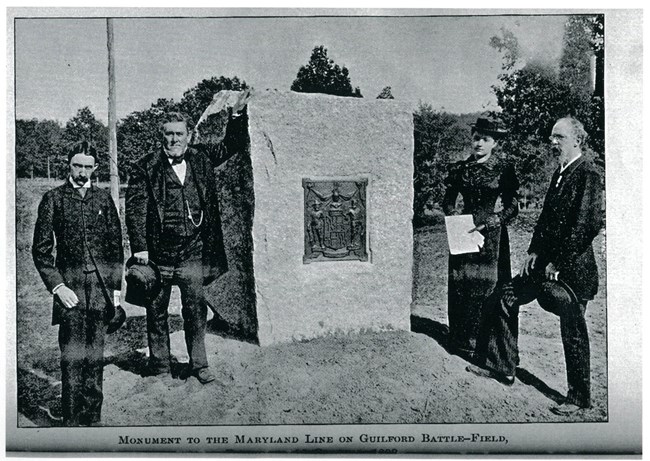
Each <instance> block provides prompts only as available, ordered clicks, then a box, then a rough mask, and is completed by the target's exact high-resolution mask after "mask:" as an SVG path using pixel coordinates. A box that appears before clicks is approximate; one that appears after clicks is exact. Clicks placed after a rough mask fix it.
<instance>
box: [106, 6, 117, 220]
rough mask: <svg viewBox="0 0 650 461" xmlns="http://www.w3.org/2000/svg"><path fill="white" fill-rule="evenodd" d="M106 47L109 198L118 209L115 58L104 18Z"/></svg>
mask: <svg viewBox="0 0 650 461" xmlns="http://www.w3.org/2000/svg"><path fill="white" fill-rule="evenodd" d="M106 32H107V46H108V153H109V158H110V162H109V164H110V180H111V197H112V198H113V201H114V202H115V205H116V206H117V209H118V210H119V209H120V175H119V172H118V169H117V109H116V105H115V56H114V49H113V18H106Z"/></svg>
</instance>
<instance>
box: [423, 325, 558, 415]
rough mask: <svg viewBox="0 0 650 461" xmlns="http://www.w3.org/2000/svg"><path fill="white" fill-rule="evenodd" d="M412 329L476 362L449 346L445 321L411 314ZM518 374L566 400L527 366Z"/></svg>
mask: <svg viewBox="0 0 650 461" xmlns="http://www.w3.org/2000/svg"><path fill="white" fill-rule="evenodd" d="M411 331H413V332H414V333H421V334H424V335H427V336H429V337H430V338H432V339H433V340H434V341H436V342H437V343H438V344H440V346H442V348H443V349H445V351H447V353H449V354H454V355H457V356H458V357H460V358H462V359H464V360H465V361H467V362H469V363H476V362H475V360H474V359H473V358H472V357H470V356H468V355H465V354H462V353H459V352H458V351H455V350H453V349H452V348H451V347H450V346H449V327H448V326H447V325H445V324H443V323H440V322H436V321H435V320H431V319H427V318H424V317H418V316H417V315H411ZM516 376H517V379H518V380H519V381H521V382H522V383H523V384H525V385H527V386H532V387H534V388H535V389H537V391H539V392H540V393H541V394H542V395H544V396H545V397H546V398H548V399H550V400H552V401H554V402H555V403H558V404H559V403H562V402H563V401H564V400H565V398H564V396H563V395H562V394H560V393H559V392H558V391H556V390H555V389H553V388H551V387H550V386H548V385H547V384H546V383H545V382H544V381H542V380H541V379H539V378H538V377H537V376H535V375H534V374H532V373H530V372H529V371H528V370H526V369H525V368H521V367H518V368H517V370H516Z"/></svg>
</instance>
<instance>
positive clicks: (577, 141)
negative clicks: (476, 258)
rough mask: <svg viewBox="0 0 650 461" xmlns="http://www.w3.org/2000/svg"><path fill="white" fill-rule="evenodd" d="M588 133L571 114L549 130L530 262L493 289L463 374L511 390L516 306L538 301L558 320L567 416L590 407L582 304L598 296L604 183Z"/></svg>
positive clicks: (515, 357) (557, 409)
mask: <svg viewBox="0 0 650 461" xmlns="http://www.w3.org/2000/svg"><path fill="white" fill-rule="evenodd" d="M585 138H586V132H585V130H584V128H583V125H582V123H580V122H579V121H578V120H576V119H575V118H572V117H566V118H562V119H560V120H558V121H557V123H556V124H555V125H554V126H553V130H552V132H551V136H550V141H551V149H552V151H553V153H554V154H555V155H557V156H558V160H559V166H558V168H557V170H555V173H554V174H553V176H552V178H551V184H550V186H549V189H548V192H547V193H546V198H545V200H544V207H543V209H542V212H541V214H540V216H539V219H538V221H537V224H536V226H535V230H534V232H533V237H532V240H531V242H530V246H529V248H528V258H527V259H526V261H525V262H524V264H523V267H522V268H521V271H520V273H519V275H518V276H517V277H515V278H514V279H513V280H512V283H511V284H505V285H504V286H503V287H501V289H498V290H495V291H494V292H493V294H492V295H491V296H490V297H489V298H488V300H487V301H486V307H485V311H484V316H483V321H482V330H481V336H480V339H479V340H480V341H482V344H483V347H482V348H481V349H482V350H484V351H485V353H484V355H483V356H482V357H479V364H480V365H481V366H480V367H475V366H469V367H468V371H470V372H472V373H474V374H477V375H479V376H484V377H490V378H494V379H497V380H498V381H500V382H502V383H504V384H507V385H510V384H512V383H513V382H514V375H515V369H516V367H517V365H518V362H519V352H518V347H517V335H518V315H519V306H520V305H522V304H526V303H529V302H531V301H533V300H534V299H537V301H538V302H539V305H540V306H541V307H542V308H543V309H545V310H547V311H549V312H551V313H554V314H556V315H558V316H559V317H560V331H561V336H562V344H563V346H564V357H565V361H566V370H567V381H568V393H567V397H566V399H565V401H564V402H563V403H562V404H561V405H558V406H554V407H552V408H551V411H552V412H553V413H555V414H558V415H562V416H567V415H572V414H574V413H576V412H578V411H580V410H582V409H584V408H589V407H590V406H591V389H590V387H591V385H590V382H591V381H590V372H591V371H590V364H589V336H588V332H587V324H586V321H585V311H586V308H587V302H588V301H589V300H591V299H593V298H594V296H595V295H596V292H597V291H598V269H597V267H596V259H595V257H594V251H593V248H592V241H593V239H594V238H595V237H596V236H597V235H598V232H599V231H600V229H601V227H602V224H603V222H602V187H603V186H602V181H601V178H600V175H599V173H598V172H597V171H596V169H595V168H594V166H593V165H592V164H591V162H589V161H588V160H587V159H585V157H584V155H583V153H582V147H583V145H584V142H585Z"/></svg>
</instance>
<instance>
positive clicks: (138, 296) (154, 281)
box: [124, 256, 162, 307]
mask: <svg viewBox="0 0 650 461" xmlns="http://www.w3.org/2000/svg"><path fill="white" fill-rule="evenodd" d="M126 269H127V272H126V296H125V297H124V300H125V301H126V302H127V303H129V304H135V305H136V306H142V307H146V306H147V305H148V304H151V301H153V299H154V298H155V297H156V296H158V293H160V289H161V287H162V280H161V277H160V270H159V269H158V266H156V265H155V264H154V263H153V261H151V260H149V263H148V264H140V263H139V262H137V260H136V259H135V257H134V256H131V257H130V258H129V260H128V261H127V262H126Z"/></svg>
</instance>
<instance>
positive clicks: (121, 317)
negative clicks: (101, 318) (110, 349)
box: [105, 304, 126, 335]
mask: <svg viewBox="0 0 650 461" xmlns="http://www.w3.org/2000/svg"><path fill="white" fill-rule="evenodd" d="M125 321H126V312H124V309H123V308H122V306H120V305H119V304H118V305H117V306H115V313H114V315H113V318H111V319H109V320H108V321H107V322H105V323H106V333H107V334H109V335H110V334H111V333H115V332H116V331H117V330H119V328H120V327H121V326H122V325H124V322H125Z"/></svg>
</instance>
